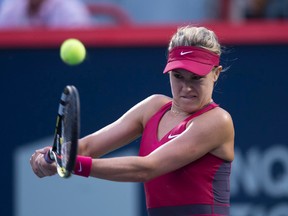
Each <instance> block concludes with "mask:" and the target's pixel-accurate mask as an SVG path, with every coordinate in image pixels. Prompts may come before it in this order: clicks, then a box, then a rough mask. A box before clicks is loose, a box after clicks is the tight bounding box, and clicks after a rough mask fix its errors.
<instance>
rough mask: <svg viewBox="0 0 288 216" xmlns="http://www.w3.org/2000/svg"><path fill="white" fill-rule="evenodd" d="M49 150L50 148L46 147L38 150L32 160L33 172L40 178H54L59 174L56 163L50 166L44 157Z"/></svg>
mask: <svg viewBox="0 0 288 216" xmlns="http://www.w3.org/2000/svg"><path fill="white" fill-rule="evenodd" d="M49 149H50V147H45V148H42V149H39V150H36V151H35V152H34V154H33V155H32V156H31V158H30V165H31V167H32V170H33V172H34V173H35V175H37V176H38V177H39V178H43V177H45V176H52V175H54V174H56V172H57V168H56V164H55V163H52V164H49V163H47V162H46V161H45V158H44V155H45V153H46V152H47V151H49Z"/></svg>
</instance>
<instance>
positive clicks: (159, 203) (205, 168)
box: [139, 102, 231, 216]
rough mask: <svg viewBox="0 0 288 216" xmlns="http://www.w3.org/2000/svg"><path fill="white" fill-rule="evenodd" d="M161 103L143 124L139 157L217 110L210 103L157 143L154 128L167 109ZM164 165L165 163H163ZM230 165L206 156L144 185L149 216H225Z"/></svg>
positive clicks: (227, 209) (226, 212)
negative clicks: (194, 120)
mask: <svg viewBox="0 0 288 216" xmlns="http://www.w3.org/2000/svg"><path fill="white" fill-rule="evenodd" d="M171 106H172V102H169V103H167V104H165V105H164V106H163V107H162V108H161V109H160V110H159V111H158V112H156V113H155V114H154V115H153V116H152V117H151V118H150V119H149V121H148V122H147V124H146V126H145V129H144V132H143V134H142V139H141V143H140V150H139V156H146V155H148V154H150V153H151V152H152V151H154V150H155V149H157V148H158V147H160V146H161V145H165V143H166V142H168V141H169V140H171V139H173V138H174V137H176V135H177V134H180V133H182V132H183V131H184V130H185V129H186V125H187V123H188V122H189V121H190V120H191V119H193V118H195V117H196V116H199V115H201V114H203V113H205V112H208V111H209V110H211V109H213V108H215V107H217V106H218V105H217V104H215V103H214V102H213V103H211V104H209V105H207V106H206V107H204V108H203V109H201V110H199V111H197V112H195V113H193V114H192V115H190V116H188V117H187V118H186V119H184V120H183V121H182V122H181V123H180V124H178V125H177V126H176V127H174V128H173V129H172V130H171V131H169V132H168V133H167V134H166V135H165V136H164V137H163V138H161V139H160V140H158V136H157V131H158V125H159V122H160V120H161V118H162V117H163V115H164V114H165V113H166V112H167V111H168V110H170V109H171ZM163 163H165V161H163ZM230 173H231V162H228V161H225V160H223V159H221V158H218V157H216V156H214V155H212V154H210V153H207V154H206V155H204V156H203V157H201V158H199V159H198V160H196V161H193V162H191V163H190V164H188V165H186V166H184V167H182V168H180V169H178V170H175V171H173V172H170V173H167V174H164V175H162V176H159V177H156V178H154V179H152V180H150V181H148V182H145V183H144V188H145V195H146V205H147V210H148V214H149V215H150V216H174V215H175V216H182V215H183V216H184V215H185V216H186V215H193V216H198V215H199V216H201V215H202V216H204V215H205V216H228V215H229V207H230Z"/></svg>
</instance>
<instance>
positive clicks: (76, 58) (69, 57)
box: [60, 38, 86, 65]
mask: <svg viewBox="0 0 288 216" xmlns="http://www.w3.org/2000/svg"><path fill="white" fill-rule="evenodd" d="M60 57H61V59H62V61H63V62H65V63H66V64H68V65H77V64H80V63H82V62H83V61H84V59H85V57H86V49H85V46H84V45H83V43H82V42H81V41H79V40H78V39H75V38H70V39H67V40H65V41H64V42H63V43H62V44H61V47H60Z"/></svg>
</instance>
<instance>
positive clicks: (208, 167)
mask: <svg viewBox="0 0 288 216" xmlns="http://www.w3.org/2000/svg"><path fill="white" fill-rule="evenodd" d="M168 51H169V56H168V60H167V65H166V67H165V69H164V74H165V75H167V76H169V78H170V84H171V91H172V96H173V97H172V98H170V97H168V96H164V95H152V96H150V97H148V98H147V99H145V100H143V101H141V102H140V103H138V104H136V105H135V106H134V107H132V108H131V109H130V110H128V111H127V112H126V113H125V114H124V115H123V116H122V117H121V118H120V119H118V120H116V121H115V122H113V123H112V124H110V125H108V126H106V127H104V128H103V129H101V130H99V131H96V132H95V133H93V134H90V135H88V136H86V137H84V138H82V139H80V140H79V148H78V154H79V157H78V158H77V161H76V165H75V170H74V174H76V175H81V176H86V177H88V176H92V177H95V178H101V179H107V180H112V181H123V182H143V183H144V186H145V194H146V205H147V210H148V214H149V215H151V216H164V215H165V216H170V215H177V216H182V215H193V216H201V215H202V216H204V215H205V216H228V215H229V206H230V187H229V184H230V182H229V179H230V172H231V162H232V161H233V159H234V126H233V121H232V118H231V116H230V114H229V113H228V112H227V111H225V110H224V109H223V108H221V107H219V105H218V104H217V103H215V102H214V101H213V99H212V93H213V89H214V85H215V82H216V81H217V79H218V77H219V75H220V73H221V71H222V66H221V65H220V55H221V46H220V44H219V42H218V39H217V36H216V35H215V34H214V32H213V31H211V30H208V29H206V28H205V27H193V26H185V27H181V28H179V29H178V30H177V32H176V33H175V34H174V35H173V37H172V39H171V41H170V43H169V46H168ZM140 136H142V138H141V145H140V150H139V156H126V157H115V158H100V156H102V155H104V154H107V153H108V152H111V151H113V150H115V149H118V148H119V147H122V146H124V145H127V144H128V143H131V142H132V141H133V140H135V139H136V138H138V137H140ZM48 150H49V147H46V148H44V149H41V150H37V151H36V152H35V153H34V154H33V155H32V157H31V166H32V169H33V171H34V172H35V174H36V175H37V176H39V177H44V176H49V175H53V174H55V173H56V168H55V165H54V164H52V165H51V164H48V163H46V162H45V160H44V158H43V155H44V154H45V152H46V151H48Z"/></svg>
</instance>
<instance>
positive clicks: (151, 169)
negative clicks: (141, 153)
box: [137, 158, 158, 182]
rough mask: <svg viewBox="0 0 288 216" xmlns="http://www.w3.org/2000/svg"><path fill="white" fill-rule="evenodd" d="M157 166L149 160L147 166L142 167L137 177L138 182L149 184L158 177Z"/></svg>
mask: <svg viewBox="0 0 288 216" xmlns="http://www.w3.org/2000/svg"><path fill="white" fill-rule="evenodd" d="M146 159H147V158H146ZM157 176H158V175H157V166H156V165H155V164H153V163H151V162H150V161H149V160H147V161H146V163H145V165H143V166H142V169H141V171H140V172H139V173H138V175H137V181H138V182H147V181H150V180H151V179H153V178H155V177H157Z"/></svg>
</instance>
